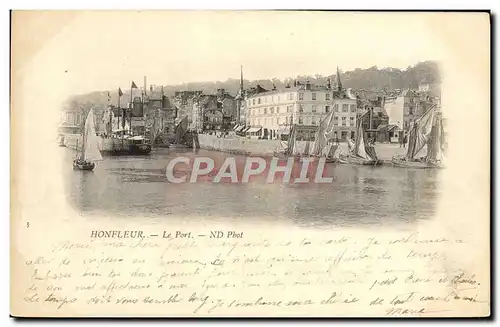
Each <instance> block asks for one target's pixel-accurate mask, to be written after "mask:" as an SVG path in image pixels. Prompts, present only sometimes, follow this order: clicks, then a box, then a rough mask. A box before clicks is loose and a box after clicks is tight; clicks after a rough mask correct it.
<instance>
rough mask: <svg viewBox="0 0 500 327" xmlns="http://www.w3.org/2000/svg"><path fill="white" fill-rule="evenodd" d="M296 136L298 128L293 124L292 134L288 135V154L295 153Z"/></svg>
mask: <svg viewBox="0 0 500 327" xmlns="http://www.w3.org/2000/svg"><path fill="white" fill-rule="evenodd" d="M295 136H296V128H295V125H293V126H292V128H291V129H290V134H289V135H288V144H287V149H286V154H287V155H292V154H294V148H295Z"/></svg>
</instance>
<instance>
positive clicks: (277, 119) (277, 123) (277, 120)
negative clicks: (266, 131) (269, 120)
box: [276, 117, 280, 125]
mask: <svg viewBox="0 0 500 327" xmlns="http://www.w3.org/2000/svg"><path fill="white" fill-rule="evenodd" d="M279 124H280V119H279V118H278V117H276V125H279Z"/></svg>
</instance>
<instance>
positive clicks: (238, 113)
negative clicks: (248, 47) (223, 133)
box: [236, 66, 245, 124]
mask: <svg viewBox="0 0 500 327" xmlns="http://www.w3.org/2000/svg"><path fill="white" fill-rule="evenodd" d="M236 100H237V103H236V124H242V123H244V122H241V111H242V110H241V109H242V107H243V101H245V94H244V90H243V66H240V89H239V90H238V95H237V96H236Z"/></svg>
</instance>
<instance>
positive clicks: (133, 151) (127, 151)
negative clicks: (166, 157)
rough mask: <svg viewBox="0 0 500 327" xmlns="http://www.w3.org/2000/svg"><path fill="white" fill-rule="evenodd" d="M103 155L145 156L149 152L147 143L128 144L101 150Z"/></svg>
mask: <svg viewBox="0 0 500 327" xmlns="http://www.w3.org/2000/svg"><path fill="white" fill-rule="evenodd" d="M101 153H102V154H103V155H105V156H147V155H149V154H150V153H151V145H149V144H130V145H129V146H128V148H127V147H119V148H114V149H107V150H103V151H101Z"/></svg>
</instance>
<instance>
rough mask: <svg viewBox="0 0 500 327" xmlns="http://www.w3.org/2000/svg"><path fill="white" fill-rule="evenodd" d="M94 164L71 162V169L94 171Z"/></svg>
mask: <svg viewBox="0 0 500 327" xmlns="http://www.w3.org/2000/svg"><path fill="white" fill-rule="evenodd" d="M94 168H95V163H93V162H78V161H77V160H74V161H73V169H74V170H86V171H91V170H94Z"/></svg>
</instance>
